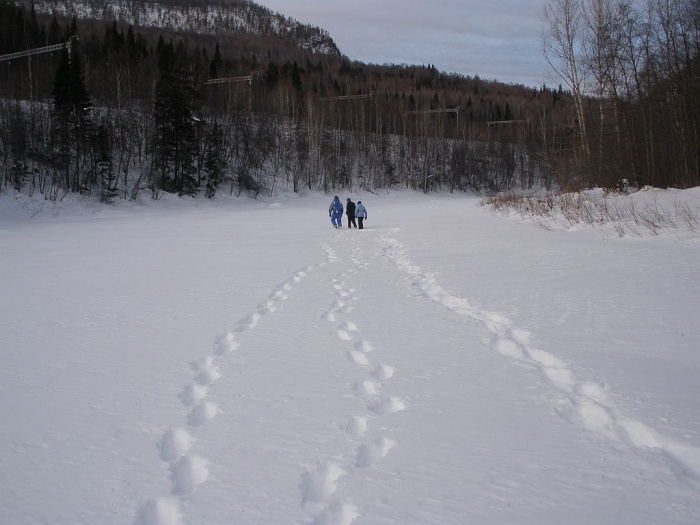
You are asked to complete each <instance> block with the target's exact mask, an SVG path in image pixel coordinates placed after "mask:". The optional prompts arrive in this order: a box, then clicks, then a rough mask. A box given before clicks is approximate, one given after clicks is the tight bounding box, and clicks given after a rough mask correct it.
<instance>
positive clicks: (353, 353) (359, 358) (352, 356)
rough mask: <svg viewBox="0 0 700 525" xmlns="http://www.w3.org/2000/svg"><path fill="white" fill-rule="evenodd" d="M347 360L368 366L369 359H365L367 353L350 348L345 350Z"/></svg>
mask: <svg viewBox="0 0 700 525" xmlns="http://www.w3.org/2000/svg"><path fill="white" fill-rule="evenodd" d="M347 356H348V361H351V362H353V363H355V364H356V365H360V366H368V365H369V360H368V359H367V354H365V353H364V352H358V351H357V350H350V351H349V352H347Z"/></svg>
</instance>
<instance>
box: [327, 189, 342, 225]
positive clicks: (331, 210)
mask: <svg viewBox="0 0 700 525" xmlns="http://www.w3.org/2000/svg"><path fill="white" fill-rule="evenodd" d="M328 216H329V217H330V218H331V224H332V225H333V227H334V228H341V227H342V226H343V203H342V202H340V199H339V198H338V196H337V195H336V196H335V198H334V199H333V202H331V205H330V206H329V207H328Z"/></svg>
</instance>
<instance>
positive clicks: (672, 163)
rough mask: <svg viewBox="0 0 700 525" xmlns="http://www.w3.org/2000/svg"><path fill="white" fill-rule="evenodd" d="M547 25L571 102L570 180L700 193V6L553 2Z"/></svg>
mask: <svg viewBox="0 0 700 525" xmlns="http://www.w3.org/2000/svg"><path fill="white" fill-rule="evenodd" d="M545 18H546V21H547V36H546V37H545V42H544V44H545V51H546V55H547V57H548V59H549V60H550V63H551V64H552V67H553V69H554V70H555V71H556V72H557V73H558V74H559V77H560V78H561V80H562V82H563V84H564V86H565V87H566V89H567V91H568V92H570V93H571V106H572V110H571V112H570V117H569V118H570V125H571V127H572V129H573V130H574V131H575V142H574V150H573V151H572V152H571V153H570V154H569V155H567V159H566V160H567V163H568V164H569V166H568V168H567V169H566V170H564V172H565V173H567V174H568V180H571V181H572V182H573V184H574V185H575V186H592V185H596V184H597V185H605V184H609V183H610V182H611V181H613V180H614V179H615V178H617V177H624V178H628V179H629V180H630V181H635V182H636V183H637V184H639V185H644V184H649V185H653V186H659V187H668V186H674V187H680V188H685V187H691V186H697V185H700V2H698V1H697V0H646V1H645V2H638V1H635V0H549V2H548V4H547V6H546V9H545Z"/></svg>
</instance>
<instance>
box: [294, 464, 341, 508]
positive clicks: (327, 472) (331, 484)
mask: <svg viewBox="0 0 700 525" xmlns="http://www.w3.org/2000/svg"><path fill="white" fill-rule="evenodd" d="M344 474H345V471H344V470H343V469H342V468H340V466H339V465H338V464H337V463H334V462H332V461H324V462H322V463H320V464H318V465H317V466H316V468H314V469H313V470H312V471H307V472H305V473H304V474H303V475H302V479H301V494H302V504H305V503H308V502H312V503H313V502H319V501H324V500H326V498H328V497H329V496H330V495H331V494H333V493H334V492H335V491H336V489H337V487H336V485H335V482H336V481H338V478H340V476H342V475H344Z"/></svg>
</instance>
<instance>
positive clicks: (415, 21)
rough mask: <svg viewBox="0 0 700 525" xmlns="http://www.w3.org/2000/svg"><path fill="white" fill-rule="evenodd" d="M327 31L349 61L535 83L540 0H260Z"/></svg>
mask: <svg viewBox="0 0 700 525" xmlns="http://www.w3.org/2000/svg"><path fill="white" fill-rule="evenodd" d="M261 2H262V4H263V5H265V6H266V7H268V8H269V9H272V10H273V11H279V12H280V13H281V14H283V15H286V16H289V17H292V18H296V19H297V20H299V21H300V22H303V23H307V24H311V25H315V26H319V27H321V28H323V29H325V30H326V31H328V32H329V34H330V36H331V37H332V38H333V39H334V40H335V42H336V44H337V45H338V47H339V48H340V51H341V52H342V53H343V54H345V55H346V56H348V57H349V58H350V59H352V60H359V61H362V62H368V63H377V64H385V63H387V64H419V65H420V64H433V65H435V67H437V68H438V69H439V70H441V71H445V72H454V73H460V74H463V75H469V76H474V75H479V76H480V77H482V78H489V79H497V80H501V81H504V82H513V83H522V84H528V85H540V84H542V82H544V81H546V79H547V78H548V68H547V65H546V62H545V60H544V58H543V57H542V53H541V34H542V27H543V22H542V16H541V13H542V9H543V6H544V3H545V0H490V1H489V2H484V1H483V0H437V1H425V0H374V1H372V0H354V1H353V2H347V1H344V2H340V1H337V0H325V1H320V0H261Z"/></svg>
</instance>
